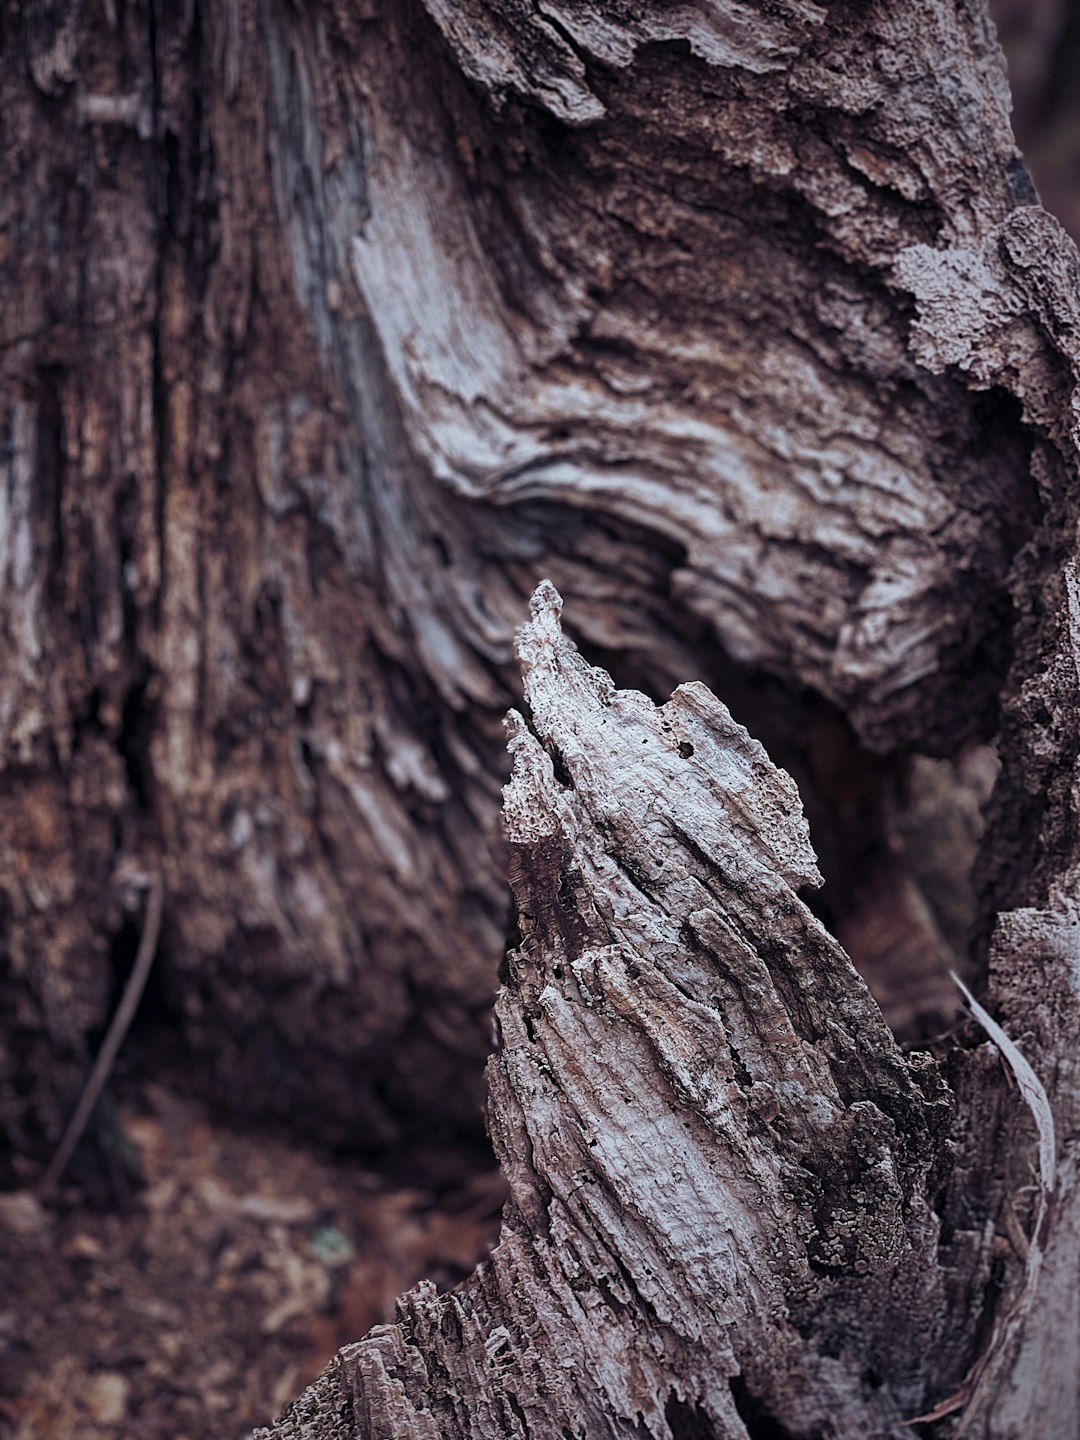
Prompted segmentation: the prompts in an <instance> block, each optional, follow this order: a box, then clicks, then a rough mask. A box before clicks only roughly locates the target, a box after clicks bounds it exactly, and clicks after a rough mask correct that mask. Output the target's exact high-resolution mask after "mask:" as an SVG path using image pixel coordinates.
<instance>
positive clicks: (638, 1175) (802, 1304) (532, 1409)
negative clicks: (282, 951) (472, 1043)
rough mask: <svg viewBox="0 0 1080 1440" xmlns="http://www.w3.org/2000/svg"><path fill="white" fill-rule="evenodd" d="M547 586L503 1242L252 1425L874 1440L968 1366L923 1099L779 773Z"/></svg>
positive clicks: (525, 774)
mask: <svg viewBox="0 0 1080 1440" xmlns="http://www.w3.org/2000/svg"><path fill="white" fill-rule="evenodd" d="M560 608H561V606H560V604H559V602H558V597H557V596H556V594H555V592H554V590H553V589H552V588H551V587H550V586H547V587H541V589H540V591H538V593H537V596H536V598H535V600H534V614H533V620H532V622H531V624H530V625H529V626H527V627H526V629H525V630H524V632H523V635H522V640H521V658H522V662H523V667H524V674H525V700H526V703H527V705H528V711H529V715H530V717H531V726H532V728H531V729H530V728H529V727H528V726H527V725H526V723H525V721H524V720H523V719H522V718H521V716H520V715H517V714H516V713H512V714H511V717H510V722H509V732H510V750H511V754H512V756H513V762H514V770H513V776H512V778H511V781H510V784H509V786H508V788H507V792H506V801H505V814H506V822H507V832H508V836H509V840H510V845H511V854H512V861H511V875H512V880H513V886H514V894H515V899H516V902H517V906H518V911H519V920H520V926H521V931H522V935H523V940H522V944H521V946H520V947H519V948H518V949H517V950H515V951H512V952H511V954H510V956H509V958H508V963H507V973H506V975H505V978H504V984H503V989H502V991H501V994H500V998H499V1002H498V1005H497V1007H496V1015H497V1020H498V1026H499V1033H500V1039H501V1048H500V1052H499V1054H498V1056H497V1058H496V1059H495V1060H493V1061H492V1063H491V1065H490V1067H489V1071H488V1079H489V1084H490V1090H491V1099H490V1118H491V1129H492V1136H493V1139H494V1142H495V1147H496V1151H497V1153H498V1155H499V1158H500V1160H501V1162H502V1165H503V1169H504V1172H505V1174H506V1176H507V1179H508V1181H509V1184H510V1201H509V1205H508V1208H507V1211H506V1214H505V1218H504V1222H503V1231H502V1238H501V1241H500V1244H499V1247H498V1248H497V1250H496V1251H495V1253H494V1255H493V1256H492V1259H491V1261H490V1263H488V1264H487V1265H485V1266H483V1267H482V1268H481V1269H480V1270H479V1271H478V1272H477V1274H476V1275H475V1276H474V1278H473V1279H472V1280H471V1281H470V1282H467V1283H466V1284H465V1285H464V1286H463V1287H460V1288H459V1289H458V1290H456V1291H455V1292H453V1293H452V1294H449V1295H444V1296H436V1295H435V1294H434V1292H433V1291H432V1290H431V1289H424V1288H422V1289H421V1290H419V1291H417V1292H415V1293H414V1294H413V1295H411V1296H409V1297H408V1298H407V1299H406V1300H405V1301H404V1302H403V1303H402V1309H401V1322H400V1324H399V1325H397V1326H393V1327H386V1328H384V1329H382V1330H376V1331H374V1332H373V1333H372V1335H371V1336H370V1337H369V1339H368V1340H366V1341H365V1342H363V1343H362V1344H360V1345H357V1346H353V1347H350V1348H349V1349H347V1350H346V1351H344V1352H343V1353H342V1356H341V1359H340V1366H339V1368H337V1369H336V1370H335V1371H334V1372H333V1375H332V1378H328V1381H327V1382H326V1385H325V1388H323V1389H322V1390H321V1391H320V1392H319V1394H318V1396H317V1397H313V1396H310V1395H309V1396H307V1397H304V1398H302V1399H301V1400H300V1401H298V1402H297V1405H296V1406H295V1407H294V1409H293V1411H292V1412H291V1413H290V1415H289V1416H287V1417H286V1418H285V1419H283V1421H282V1422H280V1423H279V1425H278V1426H277V1427H276V1430H275V1431H274V1433H275V1434H276V1435H279V1436H281V1437H282V1440H284V1437H293V1436H315V1435H320V1436H321V1435H323V1434H330V1433H334V1432H333V1431H332V1430H331V1429H327V1428H325V1424H326V1421H325V1414H326V1407H327V1406H329V1407H330V1409H331V1410H333V1409H334V1407H335V1406H336V1405H337V1404H338V1403H343V1404H344V1405H345V1406H346V1408H347V1410H348V1413H349V1416H350V1417H351V1419H350V1422H349V1423H348V1424H346V1425H345V1427H344V1429H343V1432H342V1433H344V1434H357V1435H363V1436H399V1435H416V1436H420V1435H430V1436H432V1437H434V1436H446V1437H449V1436H456V1435H461V1436H488V1435H490V1436H492V1437H495V1436H511V1435H513V1436H517V1435H521V1436H525V1435H533V1436H559V1435H575V1436H587V1437H594V1436H596V1437H598V1436H602V1435H638V1436H641V1435H656V1436H665V1437H666V1436H669V1435H675V1436H678V1435H688V1434H701V1435H706V1434H710V1435H711V1434H714V1435H717V1436H727V1435H732V1436H736V1435H744V1434H746V1433H747V1431H746V1428H745V1424H744V1422H747V1423H749V1422H750V1421H751V1420H752V1419H754V1418H755V1417H756V1422H758V1423H761V1424H763V1423H765V1421H766V1419H768V1420H769V1421H770V1423H772V1424H774V1425H779V1426H781V1427H783V1432H782V1433H785V1434H786V1433H792V1434H806V1433H810V1432H817V1433H822V1434H826V1433H828V1434H835V1435H837V1436H845V1437H846V1436H850V1437H853V1440H854V1437H857V1436H858V1437H862V1436H865V1435H868V1434H881V1433H884V1432H885V1431H886V1430H888V1429H890V1428H891V1427H892V1425H893V1424H895V1423H896V1422H897V1421H900V1420H903V1419H907V1418H910V1417H911V1416H914V1415H916V1414H917V1413H919V1411H920V1410H922V1409H924V1408H925V1406H926V1401H927V1398H928V1396H932V1395H933V1394H934V1393H935V1389H936V1388H937V1387H939V1386H941V1385H942V1384H944V1385H946V1386H948V1385H949V1384H950V1382H951V1383H952V1384H955V1383H957V1382H958V1381H959V1379H960V1378H961V1377H962V1375H963V1373H964V1370H965V1367H966V1364H967V1362H968V1360H969V1358H970V1357H969V1355H968V1353H967V1352H968V1349H969V1346H970V1335H969V1334H968V1333H967V1332H966V1331H964V1330H960V1331H957V1330H955V1329H952V1328H951V1327H950V1316H949V1314H948V1312H947V1308H946V1304H945V1293H944V1284H943V1277H942V1273H941V1271H940V1270H939V1268H938V1266H937V1263H936V1257H937V1251H938V1244H939V1222H938V1218H937V1216H936V1215H934V1213H933V1210H932V1208H931V1206H930V1204H929V1203H928V1199H927V1195H928V1189H929V1186H928V1170H929V1168H930V1166H931V1164H932V1162H933V1158H934V1155H935V1153H936V1151H937V1150H938V1148H939V1147H940V1143H941V1135H942V1133H943V1131H944V1130H946V1129H947V1127H948V1124H949V1100H948V1092H947V1090H946V1087H945V1086H944V1084H943V1083H942V1082H941V1081H939V1080H937V1079H936V1077H935V1075H934V1066H933V1063H932V1061H931V1060H930V1058H929V1056H925V1055H922V1056H919V1055H915V1056H912V1057H910V1058H908V1059H907V1060H905V1059H904V1058H903V1057H902V1056H901V1054H900V1053H899V1051H898V1050H897V1048H896V1044H895V1041H894V1040H893V1037H892V1035H891V1033H890V1032H889V1030H888V1027H887V1026H886V1025H885V1022H884V1020H883V1019H882V1017H881V1014H880V1012H879V1011H878V1010H877V1007H876V1006H875V1005H874V1003H873V1001H872V1000H871V999H870V997H869V993H868V992H867V990H866V987H865V984H864V982H863V981H862V980H861V979H860V978H859V976H858V975H857V974H856V972H855V971H854V969H853V968H852V966H851V963H850V961H849V960H848V959H847V957H846V956H845V955H844V954H843V952H842V951H840V949H839V947H838V946H837V945H836V943H835V942H834V941H833V940H831V939H830V937H829V936H828V934H827V933H826V932H825V931H824V929H823V928H822V926H821V924H820V922H819V921H817V920H816V919H815V917H814V916H813V915H812V914H811V913H810V912H809V910H807V908H806V907H805V905H804V904H803V903H802V902H801V901H800V900H799V898H798V895H797V893H796V892H797V891H798V890H799V889H800V888H802V887H805V886H813V885H816V884H817V883H818V880H819V877H818V874H817V869H816V865H815V863H814V856H813V852H812V851H811V849H810V846H809V841H808V835H807V828H806V822H805V820H804V819H803V816H802V812H801V808H800V805H799V800H798V795H797V792H796V790H795V787H794V785H793V784H792V782H791V780H790V779H789V778H788V777H787V776H786V775H784V774H783V773H782V772H779V771H777V770H776V769H774V767H773V766H772V765H771V764H770V762H769V760H768V758H767V757H766V755H765V752H764V751H763V750H762V749H761V747H760V746H759V745H758V744H757V743H756V742H754V741H753V740H751V739H750V737H749V736H748V735H747V733H746V731H745V730H743V729H742V728H741V727H740V726H738V725H736V724H735V723H734V722H733V721H732V719H731V717H730V715H729V714H728V712H727V710H726V709H725V708H724V706H723V705H721V704H720V703H719V702H718V701H717V700H716V699H715V698H714V697H713V695H712V694H711V693H710V692H709V691H708V690H707V689H706V688H705V687H704V686H703V685H700V684H691V685H686V686H682V687H680V688H679V689H678V690H676V692H675V694H674V695H673V696H672V698H671V700H670V701H669V702H668V704H667V705H665V706H663V707H662V708H659V709H657V708H655V707H654V706H653V704H652V703H651V702H650V701H649V700H647V699H646V698H645V697H644V696H642V695H640V694H637V693H635V692H633V691H617V690H615V688H614V686H613V685H612V683H611V681H610V679H609V678H608V676H607V675H606V674H605V673H604V672H603V671H600V670H596V669H593V668H592V667H590V666H588V665H587V664H586V663H585V662H584V661H583V660H582V659H581V657H580V656H579V655H578V654H577V653H576V651H575V650H574V648H573V646H572V645H571V644H570V643H569V642H567V641H566V640H565V639H564V638H563V637H562V635H561V632H560V628H559V622H558V613H559V609H560ZM972 1298H973V1297H972ZM928 1356H933V1360H932V1362H931V1363H928ZM335 1390H337V1391H338V1395H339V1396H340V1402H339V1399H338V1395H335V1393H334V1392H335ZM327 1392H329V1395H328V1393H327ZM319 1403H321V1405H322V1407H323V1411H322V1414H321V1415H318V1417H317V1411H316V1408H315V1407H316V1406H317V1405H318V1404H319ZM316 1417H317V1418H316ZM751 1433H753V1432H751ZM778 1433H779V1432H778Z"/></svg>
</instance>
